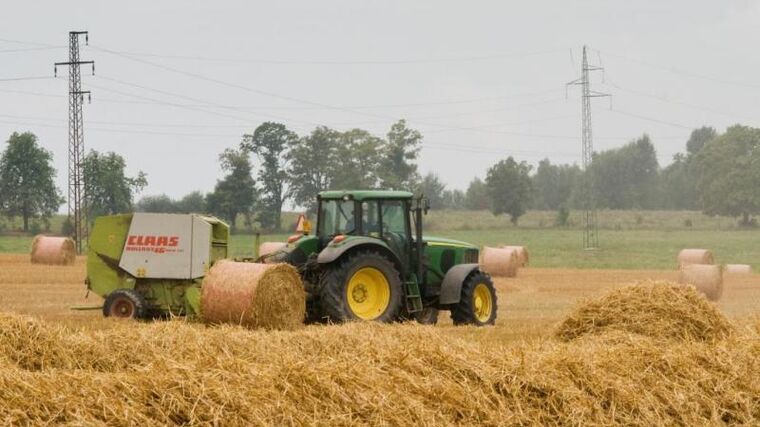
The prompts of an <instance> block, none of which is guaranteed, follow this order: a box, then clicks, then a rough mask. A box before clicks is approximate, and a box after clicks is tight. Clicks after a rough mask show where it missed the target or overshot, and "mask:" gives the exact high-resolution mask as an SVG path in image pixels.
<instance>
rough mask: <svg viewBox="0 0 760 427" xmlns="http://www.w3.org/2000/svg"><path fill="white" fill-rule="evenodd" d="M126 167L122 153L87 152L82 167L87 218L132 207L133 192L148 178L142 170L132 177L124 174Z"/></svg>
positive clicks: (121, 211) (145, 182) (137, 190)
mask: <svg viewBox="0 0 760 427" xmlns="http://www.w3.org/2000/svg"><path fill="white" fill-rule="evenodd" d="M126 167H127V162H126V161H125V160H124V157H122V156H120V155H118V154H116V153H113V152H110V153H105V154H101V153H99V152H97V151H95V150H92V151H90V152H89V153H88V154H87V156H86V157H85V159H84V164H83V170H84V176H85V194H86V195H87V207H88V210H89V217H90V219H94V218H95V217H96V216H100V215H115V214H119V213H125V212H131V211H132V210H133V203H134V196H135V193H139V192H140V191H141V190H142V189H143V188H144V187H145V186H146V185H148V180H147V179H146V177H145V174H144V173H143V172H138V173H137V176H136V177H135V178H130V177H128V176H126V173H125V171H124V170H125V169H126Z"/></svg>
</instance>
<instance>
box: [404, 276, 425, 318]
mask: <svg viewBox="0 0 760 427" xmlns="http://www.w3.org/2000/svg"><path fill="white" fill-rule="evenodd" d="M405 284H406V311H407V312H408V313H417V312H419V311H422V309H423V307H422V295H420V285H418V284H417V282H416V281H411V282H406V283H405Z"/></svg>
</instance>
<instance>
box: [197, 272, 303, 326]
mask: <svg viewBox="0 0 760 427" xmlns="http://www.w3.org/2000/svg"><path fill="white" fill-rule="evenodd" d="M305 313H306V296H305V292H304V289H303V284H302V283H301V277H300V276H299V275H298V272H297V271H296V269H295V268H294V267H293V266H291V265H288V264H258V263H248V262H233V261H220V262H218V263H216V264H214V266H213V267H211V270H210V271H209V273H208V274H207V275H206V277H205V278H204V279H203V285H202V288H201V314H202V318H203V319H204V321H205V322H208V323H234V324H240V325H243V326H246V327H249V328H265V329H293V328H296V327H298V326H300V325H302V324H303V319H304V316H305Z"/></svg>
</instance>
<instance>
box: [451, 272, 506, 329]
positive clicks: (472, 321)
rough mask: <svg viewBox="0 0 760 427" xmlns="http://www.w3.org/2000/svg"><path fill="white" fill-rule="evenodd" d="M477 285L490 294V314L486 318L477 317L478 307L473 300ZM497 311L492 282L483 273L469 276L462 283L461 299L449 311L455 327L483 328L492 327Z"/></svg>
mask: <svg viewBox="0 0 760 427" xmlns="http://www.w3.org/2000/svg"><path fill="white" fill-rule="evenodd" d="M479 285H483V286H484V287H485V289H487V290H488V294H490V298H491V304H490V307H491V309H490V314H489V315H488V316H487V318H483V316H478V313H477V311H478V307H477V303H476V299H475V288H477V287H478V286H479ZM497 310H498V304H497V299H496V290H495V289H494V287H493V281H491V276H489V275H488V274H485V273H483V272H480V271H478V272H476V273H474V274H471V275H470V276H469V277H467V279H465V281H464V283H462V298H461V299H460V300H459V303H458V304H456V305H455V306H454V307H453V308H452V310H451V319H452V320H453V321H454V324H455V325H475V326H485V325H493V324H494V323H495V322H496V312H497Z"/></svg>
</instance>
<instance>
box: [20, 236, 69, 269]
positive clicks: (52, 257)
mask: <svg viewBox="0 0 760 427" xmlns="http://www.w3.org/2000/svg"><path fill="white" fill-rule="evenodd" d="M31 257H32V264H45V265H74V262H75V261H76V257H77V251H76V247H75V246H74V241H73V240H72V239H71V238H69V237H52V236H43V235H38V236H35V238H34V240H33V241H32V253H31Z"/></svg>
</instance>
